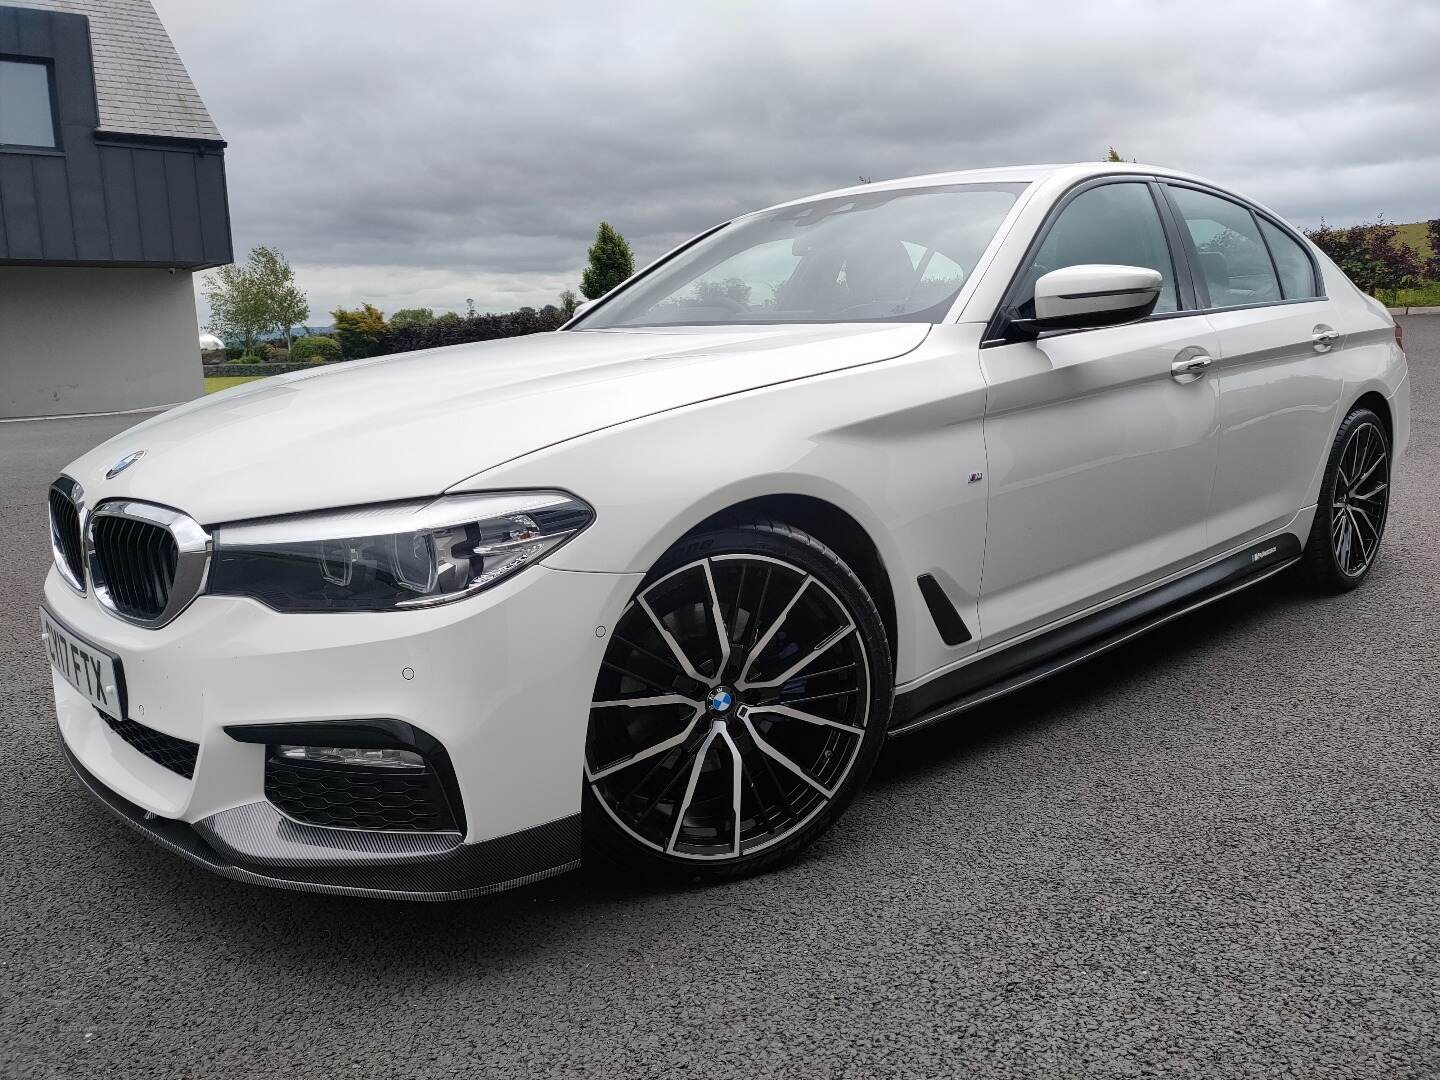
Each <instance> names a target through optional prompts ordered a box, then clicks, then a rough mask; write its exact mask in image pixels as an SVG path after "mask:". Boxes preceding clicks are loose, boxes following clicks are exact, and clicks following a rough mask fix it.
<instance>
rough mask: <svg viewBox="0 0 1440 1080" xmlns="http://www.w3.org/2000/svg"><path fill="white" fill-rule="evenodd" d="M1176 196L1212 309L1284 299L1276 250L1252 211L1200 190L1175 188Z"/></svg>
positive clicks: (1173, 190) (1268, 302)
mask: <svg viewBox="0 0 1440 1080" xmlns="http://www.w3.org/2000/svg"><path fill="white" fill-rule="evenodd" d="M1170 195H1171V197H1172V198H1173V199H1174V200H1175V205H1176V207H1177V208H1178V209H1179V211H1180V216H1181V218H1182V219H1183V221H1184V223H1185V229H1186V231H1187V232H1189V234H1190V240H1191V242H1192V243H1193V244H1194V245H1195V255H1196V264H1197V268H1198V269H1199V271H1200V277H1201V284H1202V285H1203V286H1204V287H1205V288H1206V289H1208V290H1209V293H1210V305H1209V306H1210V307H1216V308H1226V307H1242V306H1244V305H1245V304H1273V303H1274V302H1275V301H1277V300H1279V299H1281V295H1280V282H1279V280H1278V279H1277V278H1276V277H1275V266H1274V264H1273V263H1272V262H1271V261H1270V251H1269V249H1268V248H1266V247H1265V241H1264V240H1262V239H1261V237H1260V228H1259V226H1257V225H1256V224H1255V217H1254V215H1252V214H1251V213H1250V211H1249V210H1247V209H1246V208H1245V207H1243V206H1241V205H1240V204H1239V203H1233V202H1231V201H1230V200H1229V199H1222V198H1220V197H1219V196H1216V195H1209V194H1207V193H1206V192H1203V191H1196V190H1195V189H1194V188H1183V187H1172V188H1171V189H1170Z"/></svg>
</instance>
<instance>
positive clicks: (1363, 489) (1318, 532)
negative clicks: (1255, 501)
mask: <svg viewBox="0 0 1440 1080" xmlns="http://www.w3.org/2000/svg"><path fill="white" fill-rule="evenodd" d="M1389 509H1390V437H1389V435H1388V434H1387V433H1386V431H1385V425H1384V424H1383V423H1382V422H1381V420H1380V418H1379V417H1378V416H1376V415H1375V414H1374V413H1373V412H1371V411H1370V410H1369V409H1363V408H1361V409H1354V410H1352V411H1351V413H1350V415H1349V416H1347V417H1345V421H1344V423H1342V424H1341V425H1340V430H1339V431H1337V432H1336V433H1335V442H1334V443H1333V444H1332V446H1331V448H1330V459H1329V461H1327V462H1326V465H1325V476H1324V478H1323V479H1322V480H1321V482H1320V500H1319V502H1318V503H1317V505H1316V508H1315V521H1314V524H1312V525H1311V527H1310V539H1309V540H1308V541H1307V542H1306V544H1305V556H1304V563H1303V566H1304V571H1305V576H1306V578H1307V579H1308V580H1309V581H1310V583H1311V584H1312V585H1314V586H1315V587H1316V588H1318V589H1320V590H1321V591H1324V592H1331V593H1338V592H1347V591H1349V590H1350V589H1353V588H1355V587H1356V586H1357V585H1359V584H1360V583H1361V582H1362V581H1364V580H1365V577H1366V575H1367V574H1369V573H1370V570H1371V568H1372V567H1373V566H1374V565H1375V559H1376V557H1377V556H1378V555H1379V553H1380V541H1381V539H1382V538H1383V537H1384V535H1385V518H1386V514H1387V512H1388V511H1389Z"/></svg>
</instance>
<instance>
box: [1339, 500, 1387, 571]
mask: <svg viewBox="0 0 1440 1080" xmlns="http://www.w3.org/2000/svg"><path fill="white" fill-rule="evenodd" d="M1346 512H1347V513H1348V514H1349V515H1350V523H1351V524H1352V525H1353V526H1354V528H1355V539H1357V540H1358V541H1360V559H1361V565H1364V564H1365V563H1368V562H1369V561H1370V556H1371V555H1373V554H1374V553H1375V540H1378V539H1379V535H1378V534H1376V533H1375V527H1374V526H1373V525H1371V524H1370V522H1369V521H1368V520H1367V521H1366V522H1365V524H1366V526H1368V527H1369V529H1370V532H1371V534H1372V535H1374V536H1375V540H1372V541H1371V542H1370V543H1368V544H1367V543H1366V542H1365V534H1364V533H1363V532H1361V531H1360V519H1359V518H1357V517H1356V516H1355V511H1354V510H1353V509H1349V510H1347V511H1346Z"/></svg>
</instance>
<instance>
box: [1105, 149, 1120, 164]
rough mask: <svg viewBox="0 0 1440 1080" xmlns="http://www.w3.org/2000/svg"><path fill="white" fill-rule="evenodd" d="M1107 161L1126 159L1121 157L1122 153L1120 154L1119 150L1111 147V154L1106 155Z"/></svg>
mask: <svg viewBox="0 0 1440 1080" xmlns="http://www.w3.org/2000/svg"><path fill="white" fill-rule="evenodd" d="M1105 160H1106V161H1124V160H1125V159H1124V158H1123V157H1121V156H1120V152H1119V151H1118V150H1116V149H1115V148H1114V147H1113V146H1112V147H1110V153H1109V154H1107V155H1106V157H1105Z"/></svg>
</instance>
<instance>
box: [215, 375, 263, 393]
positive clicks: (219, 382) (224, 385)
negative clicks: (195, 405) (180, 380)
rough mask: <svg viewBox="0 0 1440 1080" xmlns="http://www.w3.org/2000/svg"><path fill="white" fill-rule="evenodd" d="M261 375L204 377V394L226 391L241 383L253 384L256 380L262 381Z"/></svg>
mask: <svg viewBox="0 0 1440 1080" xmlns="http://www.w3.org/2000/svg"><path fill="white" fill-rule="evenodd" d="M264 377H265V376H263V375H206V376H205V392H206V393H207V394H213V393H215V391H216V390H228V389H230V387H232V386H239V385H240V384H241V383H245V382H254V381H255V380H256V379H263V378H264Z"/></svg>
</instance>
